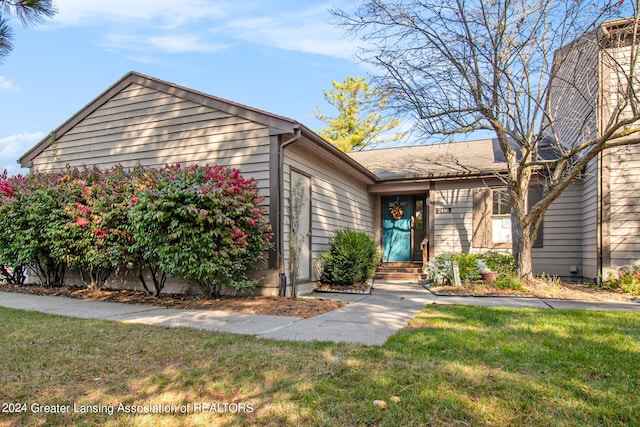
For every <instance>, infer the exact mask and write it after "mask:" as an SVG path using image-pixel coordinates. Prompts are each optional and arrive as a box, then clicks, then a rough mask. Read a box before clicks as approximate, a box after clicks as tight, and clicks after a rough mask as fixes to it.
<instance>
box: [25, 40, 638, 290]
mask: <svg viewBox="0 0 640 427" xmlns="http://www.w3.org/2000/svg"><path fill="white" fill-rule="evenodd" d="M609 29H611V28H609ZM584 46H585V49H583V50H582V51H579V52H580V54H579V55H578V57H577V58H576V59H575V60H574V61H573V62H571V61H568V62H567V63H568V64H571V63H573V64H575V65H576V67H575V68H574V69H573V70H572V69H568V68H567V69H562V70H560V72H561V73H565V76H568V75H571V76H573V77H572V78H576V79H584V81H585V82H594V81H595V82H597V85H596V86H595V87H593V86H591V87H586V89H585V91H584V93H588V94H590V95H589V96H584V93H582V94H580V97H578V96H577V95H578V94H577V93H571V92H570V91H567V90H566V88H565V87H562V86H560V85H559V86H556V87H552V88H551V90H550V95H549V100H548V102H549V105H550V106H551V109H553V111H554V112H556V113H557V114H556V117H555V123H556V124H557V127H556V129H555V131H557V132H560V133H562V135H563V136H564V137H566V136H567V135H569V137H567V138H573V140H575V141H576V143H577V142H578V141H580V140H582V139H584V138H589V137H590V136H592V135H595V134H597V132H598V131H599V129H601V128H602V126H601V124H602V122H603V121H606V120H607V116H606V115H605V114H603V111H604V109H603V108H602V107H599V106H601V105H607V104H606V102H602V101H603V99H604V97H601V95H602V94H603V93H605V92H606V90H605V88H606V87H609V86H610V85H612V84H615V82H614V77H612V76H613V74H612V73H610V72H609V71H607V68H606V67H604V66H603V60H602V58H604V57H606V55H603V52H602V51H598V50H597V49H595V50H594V49H592V48H591V47H588V46H589V45H587V44H585V45H584ZM618 47H619V46H616V47H615V49H618ZM574 52H576V51H571V54H574ZM562 54H563V51H560V52H559V53H558V55H559V56H558V58H560V57H561V55H562ZM577 69H580V70H581V72H580V73H579V74H578V73H577V72H576V70H577ZM583 69H584V70H583ZM578 98H580V101H578ZM612 102H615V100H612ZM574 107H579V108H578V109H577V110H576V109H575V108H574ZM576 111H577V112H578V113H580V116H578V115H573V114H574V113H575V112H576ZM580 117H582V121H580V120H579V119H580ZM585 118H586V120H585ZM576 123H580V126H577V125H576ZM584 123H587V125H586V126H585V125H584ZM543 128H544V124H543ZM581 138H582V139H581ZM20 163H21V165H22V166H23V167H29V168H30V169H31V170H32V171H46V170H51V169H59V168H64V167H66V166H82V165H93V164H96V165H99V166H101V167H109V166H113V165H116V164H121V165H124V166H134V165H136V164H142V165H144V166H161V165H164V164H167V163H181V164H221V165H226V166H232V167H235V168H238V169H240V171H241V172H242V174H243V175H245V176H251V177H254V178H255V179H256V180H257V181H258V185H259V189H260V193H261V194H262V195H263V196H265V201H264V204H265V209H266V210H267V211H268V214H269V220H270V222H271V225H272V229H273V231H274V236H275V237H274V242H273V243H274V247H273V249H272V250H271V251H270V252H269V253H268V254H267V256H266V258H267V260H268V265H266V267H265V270H264V271H263V272H262V273H263V275H264V277H265V279H264V281H263V285H262V287H261V293H263V294H275V293H277V292H278V288H279V284H280V274H282V273H284V272H286V271H287V268H286V267H287V259H288V250H287V247H286V246H287V244H286V242H287V241H288V235H287V229H288V220H287V212H288V209H287V206H286V200H287V199H288V195H289V189H290V188H291V185H292V183H293V182H296V181H299V182H300V183H302V185H303V187H304V188H305V189H306V196H307V197H306V198H307V200H308V205H307V207H306V208H305V209H303V216H304V218H303V220H302V223H303V224H304V225H305V229H304V230H302V234H304V235H307V237H308V238H307V240H306V242H305V245H304V248H303V252H302V256H301V262H300V282H304V283H306V284H307V289H311V285H312V284H313V283H314V282H315V281H317V280H318V272H317V269H316V265H315V260H316V259H317V258H318V256H319V255H320V253H321V252H322V251H323V250H325V249H326V247H327V243H328V238H329V236H330V235H331V233H332V232H333V231H334V230H336V229H338V228H343V227H350V228H353V229H357V230H363V231H366V232H367V233H370V234H371V235H373V236H375V238H376V240H377V242H378V243H379V245H380V248H381V249H382V251H383V252H384V256H385V260H386V261H388V262H416V263H420V262H422V260H423V256H425V255H426V256H427V257H428V258H429V259H431V258H433V257H435V256H438V255H441V254H443V253H446V252H460V251H464V252H483V251H488V250H501V251H508V250H509V249H510V246H511V235H510V232H511V229H510V217H509V204H508V200H507V198H506V197H505V189H506V185H505V184H504V182H502V181H501V180H500V178H499V176H500V173H501V172H504V171H505V168H506V164H505V162H504V158H503V157H502V152H501V150H500V149H499V147H498V145H497V143H496V142H495V141H493V140H490V139H488V140H479V141H469V142H460V143H451V144H438V145H430V146H412V147H403V148H392V149H385V150H371V151H361V152H355V153H350V154H348V155H347V154H344V153H342V152H340V151H338V150H337V149H335V148H334V147H333V146H331V145H330V144H329V143H328V142H326V141H324V140H323V139H322V138H320V137H319V136H318V135H317V134H315V133H314V132H313V131H311V130H309V129H308V128H306V127H305V126H303V125H302V124H300V123H298V122H296V121H294V120H291V119H288V118H286V117H281V116H277V115H274V114H270V113H267V112H264V111H260V110H256V109H254V108H251V107H247V106H243V105H239V104H236V103H233V102H230V101H226V100H223V99H220V98H216V97H213V96H211V95H207V94H204V93H200V92H196V91H194V90H191V89H188V88H184V87H180V86H177V85H174V84H171V83H167V82H164V81H161V80H158V79H155V78H152V77H148V76H144V75H141V74H138V73H134V72H132V73H129V74H127V75H125V76H124V77H123V78H122V79H121V80H119V81H118V82H116V83H115V84H114V85H113V86H111V87H110V88H109V89H107V90H106V91H105V92H104V93H103V94H101V95H100V96H99V97H98V98H96V99H95V100H93V101H92V102H91V103H90V104H88V105H87V106H86V107H84V108H83V109H82V110H80V111H79V112H78V113H77V114H76V115H74V116H73V117H71V118H70V119H69V120H68V121H67V122H65V123H64V124H63V125H62V126H60V127H59V128H58V129H56V130H55V131H54V132H53V134H52V135H51V136H50V137H47V138H45V139H43V140H42V141H41V142H40V143H38V144H37V145H36V146H35V147H33V148H32V149H31V150H29V151H28V152H27V153H26V154H25V155H24V156H23V157H22V158H21V159H20ZM639 190H640V148H639V147H638V146H634V147H624V148H618V149H615V150H610V151H609V152H606V153H604V154H603V155H601V156H599V158H598V159H596V160H595V161H593V162H592V163H591V164H590V165H589V167H588V168H587V170H586V171H585V172H584V174H583V176H582V177H581V178H580V179H578V180H577V181H576V182H575V183H574V184H572V185H571V186H570V187H569V188H568V189H567V190H566V191H565V192H564V193H563V194H562V196H561V197H560V198H559V199H558V200H556V201H555V202H554V203H553V204H552V205H551V206H550V208H549V210H548V211H547V214H546V215H545V218H544V221H543V225H542V229H541V230H540V232H539V235H538V240H537V241H536V243H535V245H534V246H535V247H534V253H533V264H534V272H535V273H537V274H541V273H546V274H549V275H557V276H562V277H582V278H587V279H595V278H596V277H597V276H599V275H600V276H601V275H604V274H606V273H607V272H608V271H609V270H610V269H615V268H616V267H619V266H623V265H630V264H635V265H639V264H640V237H639V236H640V220H639V219H638V218H639V217H640V191H639ZM540 196H541V189H540V188H538V187H536V186H535V185H534V186H532V187H531V188H530V191H529V204H532V203H534V202H535V201H536V200H537V198H538V197H540ZM423 251H426V253H424V252H423Z"/></svg>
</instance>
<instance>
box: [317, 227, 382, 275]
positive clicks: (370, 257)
mask: <svg viewBox="0 0 640 427" xmlns="http://www.w3.org/2000/svg"><path fill="white" fill-rule="evenodd" d="M378 260H379V256H378V253H377V248H376V243H375V241H374V240H373V238H372V237H371V236H369V235H368V234H367V233H364V232H362V231H355V230H351V229H348V228H345V229H340V230H336V231H335V232H334V233H333V235H332V236H331V237H330V238H329V250H328V251H327V252H325V253H323V254H322V256H321V257H320V265H321V266H322V275H321V277H320V280H321V281H322V282H323V283H329V284H333V285H351V284H353V283H357V282H364V281H366V280H367V279H369V278H370V277H372V276H373V273H374V271H375V268H376V266H377V265H378Z"/></svg>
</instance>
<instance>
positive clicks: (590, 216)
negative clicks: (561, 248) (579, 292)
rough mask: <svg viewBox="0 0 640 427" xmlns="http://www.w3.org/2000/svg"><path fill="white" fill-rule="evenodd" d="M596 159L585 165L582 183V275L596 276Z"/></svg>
mask: <svg viewBox="0 0 640 427" xmlns="http://www.w3.org/2000/svg"><path fill="white" fill-rule="evenodd" d="M598 181H599V178H598V159H597V158H596V159H594V160H593V161H591V163H589V165H587V168H586V170H585V172H584V174H583V179H582V182H583V185H582V221H581V223H580V225H581V228H582V276H583V277H585V278H590V279H594V278H595V277H597V276H598V187H599V184H598Z"/></svg>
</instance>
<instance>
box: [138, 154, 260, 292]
mask: <svg viewBox="0 0 640 427" xmlns="http://www.w3.org/2000/svg"><path fill="white" fill-rule="evenodd" d="M156 179H158V182H155V183H154V184H153V185H152V186H150V187H149V188H146V189H145V190H144V191H140V192H138V194H137V197H136V201H135V204H134V205H133V206H132V207H131V209H130V211H129V214H130V215H131V217H132V224H133V239H134V240H135V242H136V245H137V247H138V250H139V251H140V252H141V253H144V254H145V258H146V259H153V260H156V261H157V263H159V264H160V265H161V266H162V269H163V270H164V271H165V272H166V273H167V274H169V275H171V276H174V277H180V278H183V279H188V280H194V281H196V282H197V283H198V284H199V285H200V288H201V290H202V292H203V293H204V294H206V295H219V294H220V292H221V290H222V288H223V287H227V288H231V289H236V290H240V291H244V290H250V289H252V288H253V287H255V285H256V284H257V280H255V279H251V278H250V277H249V275H248V272H249V270H250V268H251V267H253V266H255V265H256V263H258V261H259V260H260V259H261V258H262V256H263V251H264V250H266V249H267V248H268V242H269V237H270V234H269V233H270V228H269V224H268V222H267V221H266V219H265V218H264V216H263V214H262V211H261V209H260V208H259V207H258V204H259V203H260V202H261V201H262V198H261V197H260V196H258V191H257V186H256V183H255V181H254V180H253V179H244V178H242V177H241V176H240V173H239V171H238V170H233V169H230V168H225V167H221V166H213V167H212V166H205V167H200V166H192V167H188V168H182V167H180V166H179V165H177V166H168V167H166V168H165V169H164V170H163V173H161V174H159V175H158V176H157V177H156Z"/></svg>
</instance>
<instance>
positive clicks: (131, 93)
mask: <svg viewBox="0 0 640 427" xmlns="http://www.w3.org/2000/svg"><path fill="white" fill-rule="evenodd" d="M175 163H180V164H184V165H189V164H209V165H213V164H220V165H224V166H232V167H236V168H238V169H240V171H241V172H242V174H243V175H245V176H247V177H254V178H255V179H256V180H257V181H258V186H259V188H260V193H261V194H262V195H264V196H267V197H268V196H269V129H268V128H267V127H266V126H265V125H262V124H259V123H255V122H251V121H249V120H247V119H244V118H241V117H237V116H233V115H230V114H227V113H224V112H222V111H217V110H214V109H212V108H209V107H205V106H202V105H199V104H197V103H195V102H192V101H188V100H185V99H181V98H178V97H176V96H172V95H169V94H167V93H163V92H160V91H157V90H155V89H150V88H147V87H143V86H139V85H135V84H132V85H130V86H128V87H127V88H125V89H123V90H122V91H120V92H119V93H118V94H116V95H115V96H114V97H112V98H111V99H110V100H108V101H107V102H106V103H105V104H103V105H102V106H100V107H99V108H98V109H96V110H95V111H93V112H92V113H91V114H89V115H88V116H87V117H86V118H84V119H83V120H82V121H81V122H80V123H78V124H77V125H76V126H74V127H73V128H71V129H70V130H69V131H67V132H66V133H65V134H64V135H60V136H58V139H57V140H56V142H55V144H54V145H53V146H50V147H49V148H47V149H46V150H45V151H44V152H43V153H42V154H40V155H39V156H38V157H37V158H35V159H34V160H33V170H34V171H38V170H50V169H59V168H63V167H66V166H71V167H79V166H84V165H93V164H97V165H99V166H101V167H105V168H106V167H110V166H114V165H116V164H121V165H123V166H125V167H130V166H135V165H137V164H141V165H143V166H156V167H161V166H163V165H165V164H175Z"/></svg>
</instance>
